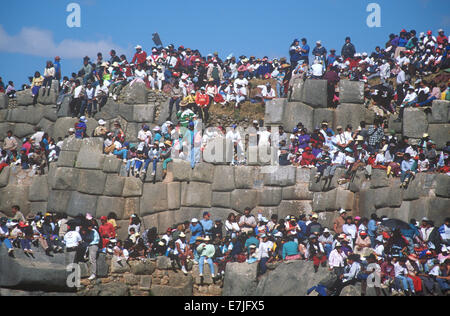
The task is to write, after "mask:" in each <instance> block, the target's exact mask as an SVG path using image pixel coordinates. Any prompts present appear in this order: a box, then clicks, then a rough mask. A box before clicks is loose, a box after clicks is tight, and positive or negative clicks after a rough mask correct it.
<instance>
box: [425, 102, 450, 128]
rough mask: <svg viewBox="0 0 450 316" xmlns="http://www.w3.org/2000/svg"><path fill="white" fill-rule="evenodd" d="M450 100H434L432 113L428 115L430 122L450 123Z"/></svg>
mask: <svg viewBox="0 0 450 316" xmlns="http://www.w3.org/2000/svg"><path fill="white" fill-rule="evenodd" d="M449 112H450V102H449V101H444V100H434V101H433V105H432V107H431V115H429V116H428V123H430V124H434V123H449V122H450V116H449Z"/></svg>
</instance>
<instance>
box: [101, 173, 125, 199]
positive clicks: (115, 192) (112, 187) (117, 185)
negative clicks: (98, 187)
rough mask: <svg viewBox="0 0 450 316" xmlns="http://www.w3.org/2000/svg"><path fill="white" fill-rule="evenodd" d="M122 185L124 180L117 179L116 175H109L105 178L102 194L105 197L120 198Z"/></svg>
mask: <svg viewBox="0 0 450 316" xmlns="http://www.w3.org/2000/svg"><path fill="white" fill-rule="evenodd" d="M124 184H125V178H122V177H119V176H118V175H116V174H109V175H108V176H107V177H106V182H105V190H104V192H103V194H104V195H106V196H122V192H123V186H124Z"/></svg>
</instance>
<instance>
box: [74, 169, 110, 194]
mask: <svg viewBox="0 0 450 316" xmlns="http://www.w3.org/2000/svg"><path fill="white" fill-rule="evenodd" d="M105 183H106V174H105V173H103V171H100V170H80V176H79V178H78V192H81V193H86V194H92V195H102V194H103V191H104V190H105Z"/></svg>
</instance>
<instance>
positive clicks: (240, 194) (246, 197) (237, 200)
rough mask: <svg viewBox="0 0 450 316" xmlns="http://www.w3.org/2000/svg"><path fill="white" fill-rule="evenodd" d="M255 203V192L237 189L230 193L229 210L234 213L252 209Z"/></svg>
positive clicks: (256, 200)
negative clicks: (248, 208)
mask: <svg viewBox="0 0 450 316" xmlns="http://www.w3.org/2000/svg"><path fill="white" fill-rule="evenodd" d="M257 203H258V199H257V191H256V190H247V189H237V190H234V191H233V192H232V193H231V208H232V209H233V210H235V211H238V212H243V211H244V209H245V208H247V207H250V208H251V209H253V208H254V207H255V206H256V205H257Z"/></svg>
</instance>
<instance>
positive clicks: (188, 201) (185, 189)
mask: <svg viewBox="0 0 450 316" xmlns="http://www.w3.org/2000/svg"><path fill="white" fill-rule="evenodd" d="M211 195H212V191H211V184H207V183H200V182H190V183H189V184H187V183H182V184H181V205H182V206H191V207H211Z"/></svg>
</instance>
